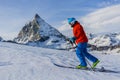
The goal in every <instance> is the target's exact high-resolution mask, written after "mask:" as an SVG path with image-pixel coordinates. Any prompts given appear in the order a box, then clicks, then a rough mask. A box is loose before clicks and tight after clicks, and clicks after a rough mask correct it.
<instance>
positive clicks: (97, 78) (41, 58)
mask: <svg viewBox="0 0 120 80" xmlns="http://www.w3.org/2000/svg"><path fill="white" fill-rule="evenodd" d="M93 55H95V56H96V57H98V58H99V59H100V61H101V63H100V64H99V65H98V67H100V66H104V67H105V68H106V69H109V70H113V71H118V72H119V73H112V72H111V73H103V72H92V71H84V70H77V69H68V68H60V67H57V66H55V65H54V64H53V62H54V63H57V64H62V65H68V66H72V65H78V64H79V62H78V59H77V57H76V55H75V52H68V51H63V50H54V49H46V48H38V47H32V46H25V45H18V44H12V43H5V42H0V80H120V63H119V62H120V58H119V57H120V55H119V54H114V55H112V54H110V55H104V54H93Z"/></svg>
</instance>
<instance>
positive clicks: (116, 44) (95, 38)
mask: <svg viewBox="0 0 120 80" xmlns="http://www.w3.org/2000/svg"><path fill="white" fill-rule="evenodd" d="M89 47H90V48H91V50H97V51H103V50H106V51H107V50H114V49H117V52H118V53H120V33H110V34H104V35H92V34H90V35H89Z"/></svg>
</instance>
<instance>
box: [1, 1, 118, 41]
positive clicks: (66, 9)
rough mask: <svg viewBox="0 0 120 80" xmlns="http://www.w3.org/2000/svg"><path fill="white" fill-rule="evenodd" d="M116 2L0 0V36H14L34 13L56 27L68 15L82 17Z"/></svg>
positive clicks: (116, 2)
mask: <svg viewBox="0 0 120 80" xmlns="http://www.w3.org/2000/svg"><path fill="white" fill-rule="evenodd" d="M117 4H120V0H0V36H2V37H3V38H6V39H7V38H8V39H11V38H14V37H15V36H16V35H17V34H18V32H19V31H20V30H21V28H22V27H23V26H24V25H25V23H27V22H29V21H30V20H32V19H33V17H34V15H35V14H36V13H38V14H39V15H40V16H41V18H43V19H44V20H45V21H46V22H47V23H49V24H50V25H52V26H53V27H56V28H57V27H59V26H60V25H61V23H62V21H64V20H66V19H67V18H68V17H75V18H82V17H84V16H86V15H88V14H89V13H91V12H94V11H96V10H98V9H101V8H105V7H108V6H112V5H117Z"/></svg>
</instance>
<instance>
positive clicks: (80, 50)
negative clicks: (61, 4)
mask: <svg viewBox="0 0 120 80" xmlns="http://www.w3.org/2000/svg"><path fill="white" fill-rule="evenodd" d="M68 23H69V24H70V26H71V27H72V28H73V35H74V37H72V38H70V41H72V42H73V43H76V45H77V48H76V55H77V57H78V58H79V61H80V65H78V66H76V68H77V69H86V68H87V63H86V59H85V57H86V58H87V59H89V60H90V61H92V62H93V64H92V68H95V67H96V65H97V64H98V63H99V62H100V61H99V60H98V59H97V58H96V57H94V56H93V55H91V54H89V53H88V52H87V42H88V38H87V36H86V34H85V32H84V29H83V27H82V25H81V24H80V23H79V22H78V21H77V20H76V19H75V18H68Z"/></svg>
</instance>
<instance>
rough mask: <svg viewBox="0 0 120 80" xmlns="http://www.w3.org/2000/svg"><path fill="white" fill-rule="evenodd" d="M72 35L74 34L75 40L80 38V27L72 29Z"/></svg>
mask: <svg viewBox="0 0 120 80" xmlns="http://www.w3.org/2000/svg"><path fill="white" fill-rule="evenodd" d="M73 33H74V36H75V38H76V39H77V38H79V37H80V34H81V26H78V25H77V26H76V27H75V28H74V29H73Z"/></svg>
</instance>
